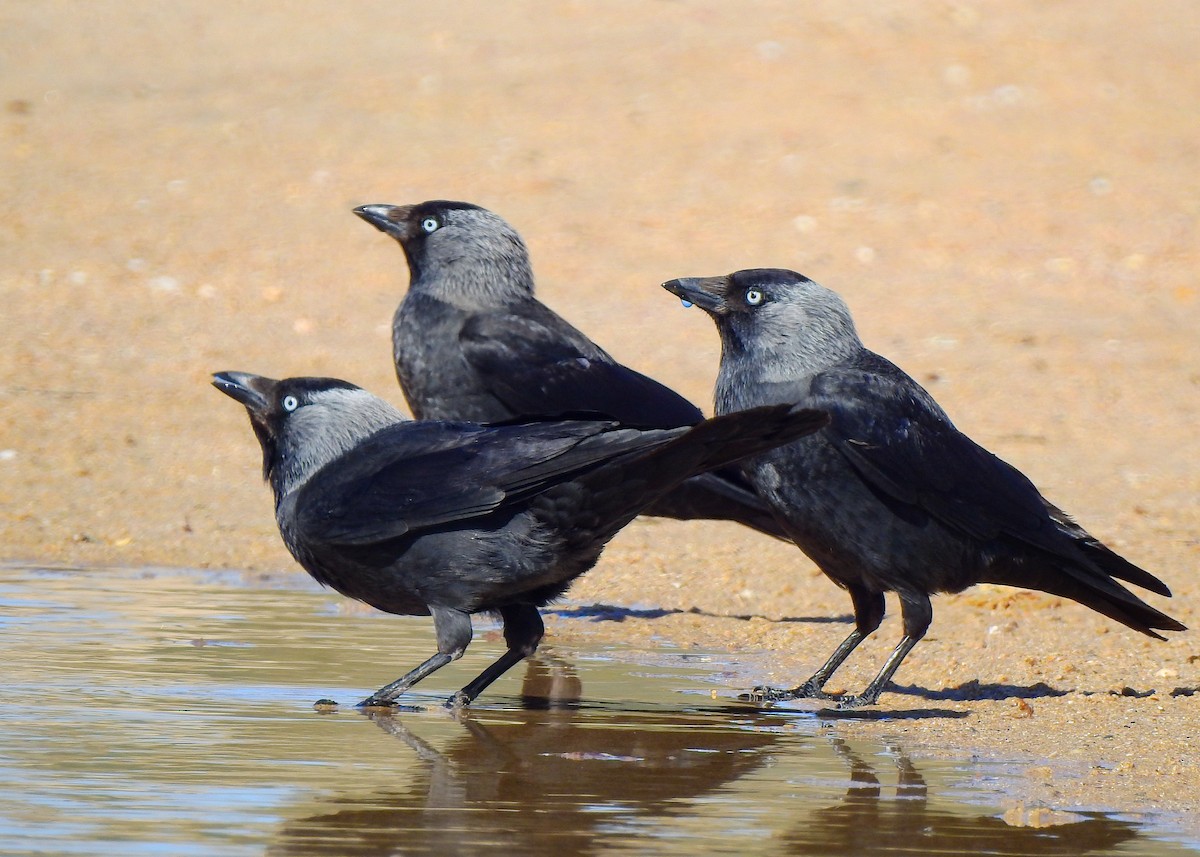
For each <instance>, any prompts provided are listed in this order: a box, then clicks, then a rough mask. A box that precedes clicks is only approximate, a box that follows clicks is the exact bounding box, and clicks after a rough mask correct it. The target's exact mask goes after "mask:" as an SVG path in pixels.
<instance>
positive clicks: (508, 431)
mask: <svg viewBox="0 0 1200 857" xmlns="http://www.w3.org/2000/svg"><path fill="white" fill-rule="evenodd" d="M679 433H680V431H662V432H658V431H655V432H642V431H637V430H633V429H622V428H619V427H617V426H616V425H615V424H614V423H611V422H594V421H572V422H538V423H526V424H520V425H507V426H496V427H482V426H476V425H472V424H469V423H446V422H433V421H428V422H415V423H403V424H400V425H397V426H392V427H391V428H389V429H385V430H384V431H382V432H380V433H379V434H376V435H375V436H373V437H372V438H370V439H369V440H368V441H367V442H365V443H363V444H362V445H360V446H358V447H356V448H355V449H354V450H352V451H351V452H349V453H347V454H346V455H345V456H342V457H341V458H339V459H336V460H335V461H333V462H331V463H330V464H328V465H327V466H326V467H324V468H323V469H322V470H321V471H320V472H319V473H317V474H316V475H315V476H313V478H312V479H310V480H309V481H308V482H307V483H306V484H305V485H304V486H303V487H301V488H300V489H298V490H297V491H296V492H295V493H294V495H292V496H291V497H289V498H285V502H289V503H290V504H291V505H292V506H293V509H294V514H295V520H296V523H295V527H296V531H297V533H298V534H302V535H303V537H304V538H305V539H308V540H311V541H314V542H321V543H333V544H355V545H364V544H371V543H376V542H380V541H385V540H387V539H394V538H399V537H400V536H404V535H406V534H415V533H419V532H421V531H422V530H427V529H430V528H433V527H438V526H441V525H444V524H448V523H452V522H454V521H460V520H465V519H471V518H476V517H479V516H482V515H486V514H488V513H489V512H492V511H494V510H496V509H499V508H500V507H502V506H503V505H505V504H508V503H513V502H517V501H519V500H521V499H523V498H525V497H528V496H530V495H532V494H537V493H539V492H541V491H544V490H546V489H547V488H548V487H551V486H553V485H557V484H559V483H561V482H562V481H564V480H565V479H569V478H570V477H571V476H572V475H574V474H576V473H579V472H581V471H584V470H588V469H590V468H592V467H595V466H597V465H599V464H602V463H603V462H605V461H607V460H609V459H612V458H614V457H617V456H620V455H623V454H626V453H629V452H634V451H643V450H647V449H650V448H652V447H655V446H657V445H659V444H662V443H666V442H668V441H670V440H671V439H672V438H674V437H675V436H677V435H678V434H679Z"/></svg>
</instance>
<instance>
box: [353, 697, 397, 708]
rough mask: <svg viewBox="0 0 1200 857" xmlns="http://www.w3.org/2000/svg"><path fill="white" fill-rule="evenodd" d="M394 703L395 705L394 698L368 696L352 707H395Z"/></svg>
mask: <svg viewBox="0 0 1200 857" xmlns="http://www.w3.org/2000/svg"><path fill="white" fill-rule="evenodd" d="M396 705H397V703H396V701H395V700H393V699H388V698H387V697H378V696H368V697H367V698H366V699H364V700H363V701H362V702H360V703H358V705H356V706H354V707H355V708H395V707H396Z"/></svg>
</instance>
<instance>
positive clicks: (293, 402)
mask: <svg viewBox="0 0 1200 857" xmlns="http://www.w3.org/2000/svg"><path fill="white" fill-rule="evenodd" d="M298 407H300V400H299V399H297V398H296V397H295V396H284V397H283V409H284V410H285V411H287V412H288V413H289V414H290V413H291V412H292V411H294V410H296V408H298Z"/></svg>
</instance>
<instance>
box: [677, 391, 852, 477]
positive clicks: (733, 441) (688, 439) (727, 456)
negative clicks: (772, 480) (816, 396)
mask: <svg viewBox="0 0 1200 857" xmlns="http://www.w3.org/2000/svg"><path fill="white" fill-rule="evenodd" d="M828 424H829V414H828V413H827V412H825V411H820V410H814V409H813V408H803V407H800V406H799V405H768V406H766V407H761V408H751V409H749V410H746V411H735V412H733V413H730V414H724V415H722V416H719V417H713V418H712V419H709V420H705V421H704V422H702V423H699V424H697V425H696V426H694V427H693V428H692V429H691V431H689V432H688V433H687V434H685V435H683V436H682V437H680V438H679V439H678V440H676V441H675V442H674V444H672V445H676V444H678V445H680V446H681V447H686V448H688V449H690V450H693V451H695V452H696V453H697V456H696V461H695V463H694V465H693V468H694V469H693V472H694V473H701V472H704V471H707V470H713V469H714V468H718V467H724V466H725V465H727V464H732V463H733V462H735V461H738V460H740V459H742V458H746V457H747V456H750V455H755V454H756V453H760V452H766V451H767V450H769V449H774V448H775V447H777V446H783V445H784V444H786V443H790V442H791V441H793V440H796V439H798V438H801V437H804V436H805V435H809V434H812V433H813V432H816V431H820V430H821V429H822V428H824V427H825V426H826V425H828Z"/></svg>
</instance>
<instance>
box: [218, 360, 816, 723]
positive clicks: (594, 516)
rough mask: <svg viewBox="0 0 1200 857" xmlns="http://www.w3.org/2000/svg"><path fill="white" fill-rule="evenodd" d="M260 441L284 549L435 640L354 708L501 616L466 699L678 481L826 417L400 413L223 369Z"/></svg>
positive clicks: (323, 383) (361, 396)
mask: <svg viewBox="0 0 1200 857" xmlns="http://www.w3.org/2000/svg"><path fill="white" fill-rule="evenodd" d="M213 385H214V386H216V387H217V389H219V390H221V392H223V393H226V394H227V395H229V396H231V397H232V398H234V399H236V400H237V401H239V402H241V403H242V404H243V405H245V406H246V410H247V411H248V412H249V414H250V424H251V426H252V427H253V429H254V433H255V435H256V436H257V437H258V441H259V443H260V444H261V445H262V452H263V473H264V477H265V478H266V479H267V480H268V481H269V482H270V485H271V489H272V491H273V493H274V495H275V520H276V521H277V523H278V524H279V532H280V534H281V535H282V536H283V541H284V543H285V544H286V545H287V547H288V550H290V551H291V553H292V556H294V557H295V558H296V561H297V562H299V563H300V565H302V566H303V567H304V568H305V569H306V570H307V571H308V572H309V573H310V574H311V575H312V576H313V577H315V578H316V579H317V580H318V581H319V582H321V583H322V584H324V585H326V586H331V587H333V588H334V589H336V590H337V591H338V592H340V593H342V594H343V595H347V596H349V597H351V598H357V599H358V600H360V601H365V602H366V603H367V604H370V605H371V606H373V607H377V608H378V609H380V610H384V611H387V612H389V613H398V614H402V615H432V617H433V626H434V631H435V633H436V635H437V644H438V650H437V654H435V655H433V656H432V657H431V658H429V659H428V660H427V661H425V662H424V663H423V664H421V665H420V666H418V667H417V668H416V669H414V670H412V671H411V672H409V673H407V674H405V675H404V676H402V677H401V678H399V679H397V680H396V681H394V682H392V683H391V684H389V685H386V686H385V687H382V688H380V689H379V690H378V691H376V692H375V693H374V694H373V695H372V696H371V697H369V698H368V699H366V700H365V701H364V702H363V703H361V704H363V705H390V704H392V702H393V700H395V698H396V697H397V696H399V695H400V694H401V693H402V692H404V691H405V690H407V689H408V688H409V687H411V686H412V685H414V684H416V683H417V682H418V681H420V680H421V679H423V678H424V677H425V676H427V675H429V674H430V673H432V672H433V671H434V670H436V669H439V668H440V667H443V666H445V665H446V664H448V663H450V661H452V660H454V659H456V658H458V657H460V656H461V655H462V653H463V651H464V650H465V649H466V647H467V644H468V643H470V642H471V618H470V617H471V614H472V613H479V612H481V611H482V612H490V613H495V614H498V615H499V616H500V618H501V619H502V620H503V623H504V639H505V641H506V642H507V643H508V650H507V651H506V652H505V653H504V654H503V655H502V656H501V657H500V658H499V659H498V660H497V661H496V662H495V663H493V664H492V665H491V666H489V667H488V668H487V669H485V670H484V671H483V672H482V673H480V674H479V676H478V677H477V678H475V679H474V680H473V681H472V682H471V683H470V684H468V685H467V686H466V687H464V688H463V689H462V690H461V691H459V692H458V693H457V694H455V695H454V696H453V697H451V699H450V701H449V702H448V705H451V706H460V705H465V704H467V703H469V702H470V701H471V700H472V699H474V698H475V697H476V696H477V695H478V694H479V693H480V691H482V690H483V689H484V688H485V687H487V686H488V685H489V684H491V683H492V682H493V681H494V680H495V679H496V678H498V677H499V676H500V675H502V674H503V673H504V672H505V670H507V669H509V668H510V667H511V666H513V664H515V663H517V662H518V661H520V660H521V659H522V658H524V657H527V656H528V655H531V654H532V653H533V652H534V650H535V649H536V648H537V645H538V642H539V641H540V640H541V638H542V630H543V629H542V620H541V617H540V615H539V614H538V607H541V606H543V605H545V604H547V603H548V602H550V601H552V600H553V599H555V598H557V597H558V596H560V595H562V594H563V593H564V592H565V591H566V590H567V588H568V587H569V586H570V585H571V582H572V580H574V579H575V578H576V577H578V576H579V575H580V574H583V572H585V571H587V570H588V569H589V568H591V567H592V566H593V565H594V564H595V563H596V560H597V559H599V557H600V552H601V551H602V550H603V548H604V545H605V544H606V543H607V542H608V541H609V540H610V539H611V538H612V537H613V536H614V535H616V533H617V531H618V530H620V529H621V527H623V526H625V525H626V524H627V523H629V522H630V521H631V520H632V519H633V518H634V517H635V516H636V515H637V514H638V512H640V511H641V509H642V508H643V507H644V506H645V505H646V504H647V503H649V502H651V501H653V500H654V499H656V498H657V497H659V496H661V495H662V494H663V493H665V492H666V491H668V490H670V489H671V488H672V487H673V486H674V485H675V484H676V483H678V482H679V481H680V480H682V479H686V478H688V477H689V476H691V475H693V474H695V473H697V472H699V471H702V470H705V469H707V468H711V467H718V466H721V465H724V464H728V463H730V462H732V461H734V460H736V459H738V458H741V457H742V456H745V455H748V454H751V453H755V452H761V451H762V450H764V449H767V448H769V447H771V446H776V445H778V444H780V443H786V442H788V441H791V440H794V439H795V438H797V437H799V436H801V435H804V434H807V433H810V432H812V431H816V430H817V429H818V428H820V427H821V426H823V425H824V424H825V422H826V420H827V416H826V415H825V414H823V413H821V412H819V411H813V410H809V409H806V408H794V407H791V406H776V407H769V408H759V409H756V410H753V411H747V412H744V413H739V414H736V415H733V416H731V417H721V418H715V419H711V420H707V421H705V422H701V423H699V424H698V425H696V426H694V427H690V426H689V427H683V428H673V429H641V428H628V427H625V426H622V425H621V424H620V423H617V422H615V421H611V420H610V421H599V420H574V421H572V420H541V421H527V422H513V423H509V424H503V425H493V426H480V425H476V424H472V423H466V422H444V421H434V420H430V421H419V422H412V421H409V420H406V419H405V418H404V417H403V416H402V415H401V414H400V412H399V411H397V410H396V409H395V408H393V407H392V406H391V405H390V404H388V403H387V402H385V401H383V400H382V399H379V398H376V397H375V396H373V395H371V394H370V393H368V392H366V391H365V390H363V389H361V388H359V387H356V386H354V385H352V384H348V383H346V382H345V381H339V380H336V379H330V378H289V379H287V380H283V381H275V380H272V379H270V378H263V377H259V376H257V375H249V374H246V373H242V372H220V373H217V374H216V375H214V376H213Z"/></svg>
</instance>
